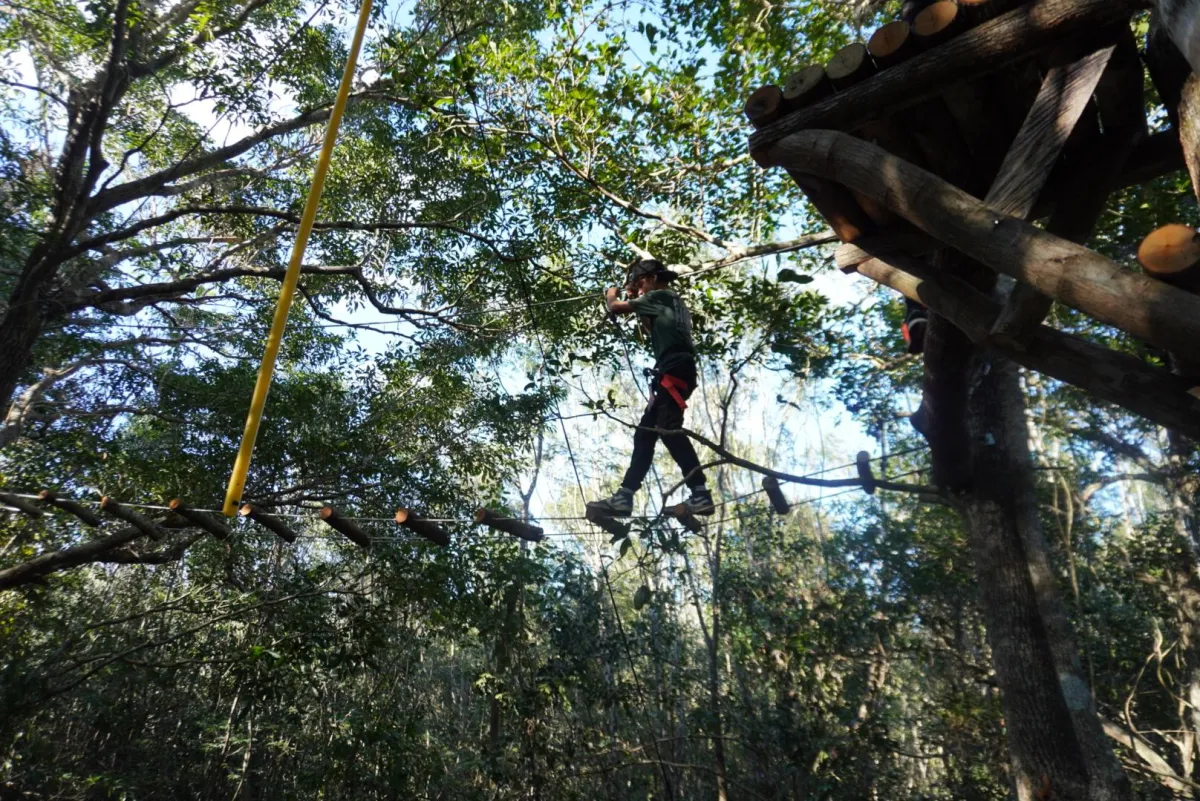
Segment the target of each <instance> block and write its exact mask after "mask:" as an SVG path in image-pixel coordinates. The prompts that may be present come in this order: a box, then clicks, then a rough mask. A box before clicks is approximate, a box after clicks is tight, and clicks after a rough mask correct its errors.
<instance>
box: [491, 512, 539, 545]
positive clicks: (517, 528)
mask: <svg viewBox="0 0 1200 801" xmlns="http://www.w3.org/2000/svg"><path fill="white" fill-rule="evenodd" d="M475 522H476V523H479V524H480V525H484V526H487V527H488V528H490V529H495V530H496V531H502V532H504V533H505V534H511V535H512V536H514V537H518V538H520V539H523V540H526V541H527V542H541V541H542V540H544V539H546V533H545V531H543V530H542V527H541V526H531V525H529V524H528V523H525V522H523V521H521V520H516V519H514V518H511V517H503V516H502V515H500V514H499V513H497V512H493V511H492V510H491V509H485V508H483V507H480V508H479V509H477V510H475Z"/></svg>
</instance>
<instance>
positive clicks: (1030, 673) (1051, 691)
mask: <svg viewBox="0 0 1200 801" xmlns="http://www.w3.org/2000/svg"><path fill="white" fill-rule="evenodd" d="M968 382H969V386H968V415H967V417H968V428H969V435H970V441H971V450H972V453H971V458H972V468H973V471H972V486H971V490H970V492H969V493H968V494H967V495H966V497H965V504H964V505H965V514H966V520H967V528H968V536H969V538H970V541H971V549H972V552H973V554H974V557H975V565H976V568H975V569H976V574H977V576H978V579H979V586H980V595H981V597H982V608H983V613H984V617H985V620H986V623H987V633H988V642H989V644H990V645H991V649H992V660H993V665H994V667H995V669H996V676H997V679H998V682H999V685H1000V688H1001V697H1002V701H1003V706H1004V716H1005V722H1006V726H1007V737H1008V745H1009V752H1010V758H1011V762H1012V775H1013V781H1014V784H1015V789H1016V794H1017V798H1018V799H1020V800H1021V801H1026V800H1027V799H1028V800H1032V799H1039V798H1040V799H1044V798H1055V799H1062V800H1063V801H1074V800H1075V799H1080V801H1082V800H1083V799H1087V801H1100V800H1101V799H1104V801H1107V800H1108V799H1122V798H1128V797H1129V787H1128V782H1127V780H1126V779H1125V777H1124V775H1123V774H1122V773H1121V771H1120V769H1119V767H1118V766H1117V763H1116V761H1115V759H1114V758H1113V756H1112V752H1111V750H1110V748H1109V746H1108V743H1107V742H1106V741H1105V739H1104V735H1103V732H1102V730H1101V728H1100V722H1099V720H1098V718H1097V717H1096V714H1095V710H1094V709H1093V708H1092V704H1091V694H1090V692H1089V690H1088V686H1087V683H1086V682H1085V681H1084V680H1083V678H1082V676H1081V671H1080V670H1079V659H1078V656H1077V654H1076V651H1075V645H1074V641H1073V639H1072V638H1071V635H1070V631H1069V627H1068V624H1067V620H1066V615H1065V613H1064V612H1063V610H1062V606H1061V603H1060V602H1059V601H1058V599H1057V596H1056V593H1055V590H1054V587H1053V583H1052V582H1053V577H1052V575H1051V573H1050V569H1049V563H1048V560H1047V557H1046V552H1045V544H1044V541H1043V539H1042V532H1041V528H1040V520H1039V517H1038V510H1037V502H1036V495H1035V493H1034V487H1033V480H1032V474H1031V472H1030V463H1029V461H1030V457H1029V450H1028V437H1027V431H1026V426H1025V404H1024V398H1023V397H1022V395H1021V390H1020V385H1019V383H1018V380H1017V373H1016V368H1015V366H1014V365H1013V364H1012V363H1011V362H1009V361H1007V360H1006V359H1003V358H1002V357H998V356H994V355H990V354H987V353H984V352H981V353H979V354H977V355H976V356H975V358H974V359H973V360H972V364H971V367H970V370H969V373H968Z"/></svg>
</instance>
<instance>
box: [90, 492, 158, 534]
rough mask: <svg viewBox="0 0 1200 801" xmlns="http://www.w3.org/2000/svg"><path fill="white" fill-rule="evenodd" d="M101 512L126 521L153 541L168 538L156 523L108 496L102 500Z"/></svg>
mask: <svg viewBox="0 0 1200 801" xmlns="http://www.w3.org/2000/svg"><path fill="white" fill-rule="evenodd" d="M100 511H102V512H105V513H106V514H110V515H112V516H113V517H115V518H117V519H118V520H124V521H125V522H126V523H128V524H129V525H131V526H133V527H134V528H136V529H137V530H138V531H140V532H142V533H143V534H145V535H146V536H147V537H149V538H150V539H152V540H161V539H163V538H164V537H166V536H167V535H166V534H163V533H162V531H160V530H159V528H158V526H156V525H155V524H154V523H151V522H150V521H149V520H147V519H146V518H144V517H142V516H141V515H139V514H138V513H137V512H135V511H133V510H132V509H129V508H127V507H124V506H122V505H121V504H119V503H117V501H116V500H115V499H114V498H110V497H108V496H107V495H105V496H104V497H103V498H101V499H100Z"/></svg>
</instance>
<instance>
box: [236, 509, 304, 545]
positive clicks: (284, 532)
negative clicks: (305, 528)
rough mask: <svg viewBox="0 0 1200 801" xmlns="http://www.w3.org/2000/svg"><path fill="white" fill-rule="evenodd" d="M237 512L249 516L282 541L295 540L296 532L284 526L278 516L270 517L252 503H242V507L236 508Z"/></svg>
mask: <svg viewBox="0 0 1200 801" xmlns="http://www.w3.org/2000/svg"><path fill="white" fill-rule="evenodd" d="M238 514H239V515H241V516H242V517H248V518H250V519H251V520H253V521H254V522H255V523H258V524H259V525H260V526H262V527H263V528H265V529H267V530H268V531H270V532H272V533H273V534H275V536H277V537H279V538H280V539H282V540H283V541H284V542H295V541H296V532H294V531H292V530H291V529H290V528H288V527H287V526H285V525H284V524H283V523H282V522H281V521H280V520H279V518H277V517H272V516H271V515H269V514H267V513H266V512H264V511H262V510H261V509H259V508H258V507H257V506H255V505H254V504H250V503H247V504H244V505H243V506H242V508H241V509H239V510H238Z"/></svg>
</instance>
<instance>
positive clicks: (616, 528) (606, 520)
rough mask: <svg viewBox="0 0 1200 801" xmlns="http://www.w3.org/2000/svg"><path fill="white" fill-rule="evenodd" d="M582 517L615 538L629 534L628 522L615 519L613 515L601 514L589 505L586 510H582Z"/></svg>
mask: <svg viewBox="0 0 1200 801" xmlns="http://www.w3.org/2000/svg"><path fill="white" fill-rule="evenodd" d="M584 517H585V518H587V521H588V522H589V523H592V524H593V525H595V526H597V527H598V528H600V529H602V530H604V531H605V532H607V533H609V534H611V535H612V536H613V537H615V538H623V537H628V536H629V524H628V523H622V522H621V521H620V520H617V519H616V518H614V517H609V516H607V515H602V514H600V513H599V512H596V511H595V510H594V509H592V508H591V507H588V508H587V511H585V512H584Z"/></svg>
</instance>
